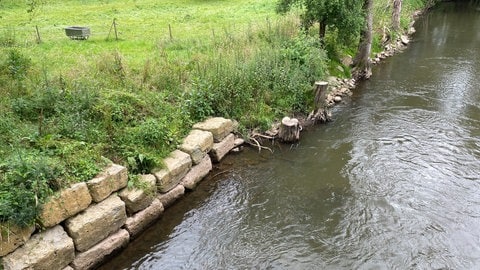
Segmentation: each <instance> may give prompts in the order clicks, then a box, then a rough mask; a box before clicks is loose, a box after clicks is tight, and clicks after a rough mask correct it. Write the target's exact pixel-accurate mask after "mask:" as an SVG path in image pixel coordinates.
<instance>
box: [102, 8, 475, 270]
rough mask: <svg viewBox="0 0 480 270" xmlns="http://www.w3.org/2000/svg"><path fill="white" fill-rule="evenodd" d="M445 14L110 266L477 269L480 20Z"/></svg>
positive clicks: (211, 183) (232, 164)
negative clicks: (284, 140)
mask: <svg viewBox="0 0 480 270" xmlns="http://www.w3.org/2000/svg"><path fill="white" fill-rule="evenodd" d="M476 8H477V9H478V8H479V6H478V5H477V6H472V5H468V4H465V3H454V2H450V3H443V4H441V5H439V6H438V7H436V8H435V9H434V11H432V12H430V13H429V14H427V15H425V16H424V17H423V18H422V19H420V20H419V21H418V22H417V23H416V25H415V27H416V29H417V33H416V34H415V35H414V36H413V42H412V43H411V44H410V45H409V47H408V49H407V50H406V51H405V52H404V53H402V54H399V55H396V56H394V57H391V58H389V59H387V60H385V61H384V62H383V63H382V64H380V65H378V66H376V67H375V68H374V70H373V73H374V76H373V77H372V79H371V80H369V81H367V82H365V83H362V84H360V85H358V87H357V88H356V89H355V93H354V95H353V96H352V97H351V99H348V100H346V102H345V103H344V104H341V105H340V106H337V107H336V108H335V110H334V121H333V122H332V123H329V124H327V125H322V126H318V127H315V128H313V129H310V130H308V131H306V132H303V133H302V139H301V142H300V143H298V144H296V145H293V146H291V147H289V146H287V145H282V146H279V145H274V146H272V148H273V149H274V153H273V154H271V153H270V152H268V151H262V153H260V154H258V152H257V151H256V150H254V149H250V150H249V149H247V150H245V151H244V152H242V153H240V154H235V155H230V156H228V157H227V158H226V160H225V161H224V162H223V163H222V164H221V165H220V167H218V168H217V169H216V170H215V171H214V172H212V174H211V175H210V177H209V178H208V179H206V180H205V181H203V182H202V183H201V185H200V186H199V187H198V189H197V190H196V191H195V192H193V193H189V194H187V196H186V197H185V198H184V199H182V200H181V201H180V202H179V203H177V204H176V205H174V206H173V207H171V208H169V209H167V211H166V212H165V214H164V216H163V217H162V219H161V220H160V221H159V222H157V223H156V224H155V225H154V226H153V227H151V228H150V229H149V230H147V231H146V232H145V233H144V234H143V235H142V236H141V237H140V238H138V239H136V240H135V241H133V242H132V243H131V244H130V245H129V247H128V248H127V249H126V250H125V251H123V252H122V253H120V254H119V255H118V256H117V257H116V258H114V259H113V260H112V261H110V262H109V263H107V264H105V265H104V266H102V268H101V269H480V76H479V74H480V30H479V29H480V11H478V10H476Z"/></svg>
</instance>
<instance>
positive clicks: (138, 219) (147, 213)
mask: <svg viewBox="0 0 480 270" xmlns="http://www.w3.org/2000/svg"><path fill="white" fill-rule="evenodd" d="M163 210H164V209H163V204H162V203H161V202H160V201H159V200H158V199H155V200H153V202H152V204H151V205H150V206H149V207H147V208H145V209H144V210H142V211H140V212H138V213H136V214H135V215H133V216H132V217H129V218H127V221H126V222H125V226H124V227H125V229H126V230H127V231H128V233H129V234H130V237H132V238H134V237H136V236H137V235H138V234H139V233H141V232H142V231H144V230H145V229H146V228H147V227H148V226H149V225H150V224H152V223H153V222H154V221H155V220H157V219H158V218H160V216H161V215H162V213H163Z"/></svg>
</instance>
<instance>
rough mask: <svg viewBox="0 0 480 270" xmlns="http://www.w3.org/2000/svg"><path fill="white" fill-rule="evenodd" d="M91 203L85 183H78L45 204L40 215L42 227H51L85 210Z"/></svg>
mask: <svg viewBox="0 0 480 270" xmlns="http://www.w3.org/2000/svg"><path fill="white" fill-rule="evenodd" d="M91 202H92V197H91V196H90V193H89V192H88V187H87V184H86V183H78V184H75V185H73V186H71V187H70V188H67V189H64V190H62V191H61V192H60V193H59V194H57V195H54V196H52V197H51V198H50V200H49V201H48V202H47V203H45V204H44V205H43V207H42V212H41V213H40V222H41V224H42V225H43V226H44V227H52V226H55V225H57V224H59V223H60V222H62V221H64V220H65V219H67V218H69V217H72V216H74V215H76V214H77V213H79V212H81V211H83V210H85V209H87V207H88V206H89V205H90V203H91Z"/></svg>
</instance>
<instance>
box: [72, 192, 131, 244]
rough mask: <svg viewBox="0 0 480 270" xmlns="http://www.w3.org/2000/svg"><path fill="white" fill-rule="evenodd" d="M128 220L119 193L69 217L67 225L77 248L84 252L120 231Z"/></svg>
mask: <svg viewBox="0 0 480 270" xmlns="http://www.w3.org/2000/svg"><path fill="white" fill-rule="evenodd" d="M126 220H127V214H126V211H125V203H124V202H123V201H122V200H121V199H120V198H119V197H118V196H117V195H111V196H110V197H108V198H107V199H105V200H103V201H102V202H100V203H98V204H95V205H92V206H90V207H89V208H87V209H86V210H85V211H83V212H81V213H80V214H78V215H76V216H74V217H72V218H69V219H67V220H66V222H65V227H66V229H67V232H68V234H69V235H70V237H72V238H73V242H74V243H75V247H76V249H77V250H78V251H80V252H84V251H86V250H88V249H89V248H91V247H92V246H94V245H95V244H97V243H98V242H100V241H102V240H103V239H105V238H106V237H108V236H109V235H110V234H112V233H114V232H116V231H118V229H120V227H122V226H123V224H125V221H126Z"/></svg>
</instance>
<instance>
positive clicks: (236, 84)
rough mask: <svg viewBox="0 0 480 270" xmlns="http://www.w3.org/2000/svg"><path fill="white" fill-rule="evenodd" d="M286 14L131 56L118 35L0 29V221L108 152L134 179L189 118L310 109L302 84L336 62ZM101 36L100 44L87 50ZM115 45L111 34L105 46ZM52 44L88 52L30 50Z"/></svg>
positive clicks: (266, 116)
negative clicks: (72, 58)
mask: <svg viewBox="0 0 480 270" xmlns="http://www.w3.org/2000/svg"><path fill="white" fill-rule="evenodd" d="M6 3H7V2H6V1H2V2H1V3H0V4H1V5H7V4H8V3H7V4H6ZM15 3H16V2H15ZM55 3H56V2H55ZM271 3H273V2H271ZM54 6H55V7H57V8H58V7H59V6H58V5H54ZM60 6H61V5H60ZM137 8H138V9H140V10H141V7H137ZM272 12H273V11H272ZM12 14H15V12H13V13H12ZM37 15H38V14H37ZM44 15H45V16H47V15H48V14H44ZM290 15H291V16H290V17H286V18H283V19H278V20H273V19H272V20H266V21H263V19H262V23H259V25H258V27H254V29H253V28H248V27H247V28H245V29H248V31H247V30H245V31H243V32H242V31H240V32H241V33H239V34H238V35H234V34H232V32H229V31H225V35H224V36H222V37H221V38H220V37H219V34H218V33H219V31H212V36H211V39H208V40H202V41H199V40H196V39H189V40H187V41H188V42H185V41H186V40H180V39H179V40H176V39H171V38H167V39H165V40H163V39H162V40H161V41H152V43H149V44H148V45H147V46H146V47H145V50H150V49H151V51H152V54H153V56H152V57H151V58H147V59H144V60H145V62H144V63H143V65H140V66H138V65H133V64H131V63H130V62H129V61H128V57H125V55H123V53H122V50H121V45H124V44H125V43H124V42H123V41H122V40H119V41H118V43H112V42H113V41H112V40H105V41H103V40H102V41H101V40H100V39H97V40H95V39H91V38H89V39H88V41H85V42H83V41H73V40H69V39H68V38H67V37H65V36H63V33H62V37H63V38H64V39H61V40H57V41H55V42H52V41H51V40H50V41H49V40H48V39H47V38H45V36H44V38H43V39H42V42H41V43H39V44H37V43H35V42H22V39H18V37H17V36H15V35H10V34H11V32H8V31H6V32H5V34H4V35H3V36H2V44H3V45H4V46H2V47H1V50H2V52H3V51H4V52H5V54H2V56H1V57H2V58H1V59H0V63H1V64H0V66H1V68H0V71H1V72H0V77H1V79H2V80H1V81H0V84H1V85H0V86H1V88H2V91H3V92H4V93H3V92H2V93H3V94H4V97H5V98H4V99H2V101H1V102H0V110H1V112H2V113H3V115H4V117H2V119H0V144H1V146H2V147H1V150H0V158H2V160H4V162H3V163H2V164H1V166H0V174H1V177H2V182H1V185H0V192H1V193H2V195H3V194H5V196H2V197H1V198H0V200H2V201H1V205H2V206H5V207H2V209H1V210H2V212H1V213H0V218H1V221H2V222H6V223H7V224H9V225H8V226H7V228H8V227H9V226H10V224H16V225H20V226H22V227H26V228H31V226H35V223H36V222H38V220H37V218H38V214H39V213H40V210H41V205H43V204H44V203H46V202H47V201H48V200H49V198H50V197H51V196H52V195H53V194H54V193H55V192H60V191H61V190H62V189H63V188H66V187H69V186H70V185H71V184H74V183H81V182H86V181H89V180H90V179H92V177H94V176H95V175H97V173H98V172H99V171H101V170H102V169H104V168H105V167H106V166H108V164H110V163H111V162H113V163H115V164H119V165H121V166H124V167H126V168H128V170H129V175H132V176H133V177H130V178H129V179H128V184H129V185H130V186H137V185H141V183H138V182H137V179H136V177H135V175H138V174H145V173H151V172H152V171H153V170H157V169H158V168H161V167H162V161H163V159H164V158H165V157H167V156H168V155H169V154H170V153H171V151H173V150H174V149H176V147H177V145H178V144H179V143H180V142H181V140H182V139H183V137H184V136H186V135H187V134H188V132H189V130H190V128H191V126H192V125H193V123H196V122H198V121H203V120H204V119H205V118H207V117H209V116H212V115H221V116H224V117H228V118H233V119H237V120H238V121H239V122H240V130H239V133H241V134H248V131H250V130H252V129H254V128H258V127H260V128H259V130H264V129H267V128H268V126H269V125H270V124H271V123H272V121H273V120H274V119H278V118H280V117H282V116H283V115H285V114H288V113H291V112H303V113H308V110H309V109H310V102H311V82H313V81H315V80H318V79H321V78H326V77H327V73H328V71H327V69H328V67H327V62H328V63H330V62H333V61H329V60H328V59H327V52H325V51H324V50H319V49H318V47H319V42H318V39H317V38H316V37H314V36H308V35H303V34H299V29H300V27H299V23H298V17H295V16H294V15H295V14H290ZM44 21H45V23H47V24H52V22H51V21H50V20H44ZM29 23H32V22H29ZM40 29H42V27H40ZM227 30H228V29H227ZM102 44H103V45H108V46H107V50H106V51H103V52H102V53H99V54H97V53H96V52H98V51H92V50H93V49H95V50H99V49H101V46H102ZM112 44H118V47H116V49H115V50H114V51H112V50H111V49H112V47H110V46H114V47H115V46H116V45H112ZM185 44H188V45H189V46H190V45H191V46H193V48H194V49H186V45H185ZM61 46H68V47H69V48H70V50H72V48H73V50H75V51H76V52H86V54H87V55H88V56H89V57H90V56H96V57H95V58H93V59H90V58H89V57H86V56H82V55H79V57H78V59H79V64H78V65H73V66H70V65H69V68H68V69H66V70H62V71H61V72H59V73H57V72H52V70H50V69H48V65H47V64H48V63H50V64H52V63H53V65H55V63H58V61H60V62H62V61H63V58H62V57H56V58H54V59H53V60H52V59H51V58H50V57H47V55H44V58H42V57H40V58H42V59H40V58H37V59H36V60H35V58H33V57H32V56H30V55H29V51H30V49H32V48H35V49H51V48H57V49H58V48H61ZM187 47H188V46H187ZM152 48H153V49H152ZM58 51H62V50H56V52H58ZM68 51H69V50H66V52H68ZM179 51H181V53H179ZM186 51H188V53H186ZM177 53H178V54H177ZM37 56H38V55H37ZM175 56H180V57H178V58H177V57H175ZM330 60H332V59H330ZM56 61H57V62H56ZM65 62H68V61H65ZM43 64H45V65H43ZM62 64H64V63H63V62H62ZM333 70H338V69H337V67H335V68H334V69H333ZM342 72H343V73H348V69H347V68H342ZM341 89H343V87H341V88H340V90H341ZM340 90H339V91H340ZM345 93H347V92H345ZM336 96H338V95H337V94H335V95H334V97H333V98H334V99H335V97H336ZM19 213H20V214H19ZM38 227H39V228H40V229H41V226H38Z"/></svg>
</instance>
